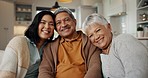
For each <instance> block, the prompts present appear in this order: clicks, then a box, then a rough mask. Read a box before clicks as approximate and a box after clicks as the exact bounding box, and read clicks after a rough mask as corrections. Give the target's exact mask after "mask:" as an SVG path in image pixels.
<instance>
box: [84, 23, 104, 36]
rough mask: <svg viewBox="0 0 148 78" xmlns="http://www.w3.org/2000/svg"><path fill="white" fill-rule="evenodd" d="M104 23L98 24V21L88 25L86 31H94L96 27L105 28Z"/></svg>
mask: <svg viewBox="0 0 148 78" xmlns="http://www.w3.org/2000/svg"><path fill="white" fill-rule="evenodd" d="M104 27H105V26H104V25H101V24H98V23H93V24H90V25H88V27H87V28H86V33H88V34H89V33H93V32H94V31H95V30H96V29H98V28H104Z"/></svg>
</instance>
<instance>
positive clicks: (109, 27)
mask: <svg viewBox="0 0 148 78" xmlns="http://www.w3.org/2000/svg"><path fill="white" fill-rule="evenodd" d="M106 27H107V29H109V30H110V31H112V27H111V25H110V23H108V24H107V26H106Z"/></svg>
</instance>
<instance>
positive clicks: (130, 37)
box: [114, 34, 137, 41]
mask: <svg viewBox="0 0 148 78" xmlns="http://www.w3.org/2000/svg"><path fill="white" fill-rule="evenodd" d="M114 39H115V40H120V41H127V40H137V39H136V38H135V37H134V36H133V35H131V34H119V35H118V36H116V37H115V38H114Z"/></svg>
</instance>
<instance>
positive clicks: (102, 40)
mask: <svg viewBox="0 0 148 78" xmlns="http://www.w3.org/2000/svg"><path fill="white" fill-rule="evenodd" d="M86 34H87V36H88V37H89V39H90V40H91V42H92V43H93V44H94V45H95V46H97V47H99V48H101V49H106V48H107V47H108V45H109V44H110V42H111V40H112V39H111V38H112V34H111V26H110V24H107V26H104V25H101V24H97V23H95V24H91V26H89V27H88V28H87V30H86Z"/></svg>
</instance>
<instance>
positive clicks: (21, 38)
mask: <svg viewBox="0 0 148 78" xmlns="http://www.w3.org/2000/svg"><path fill="white" fill-rule="evenodd" d="M26 41H27V40H26V37H25V36H15V37H13V38H12V39H11V40H10V41H9V44H10V43H13V44H14V43H15V44H20V43H25V42H26Z"/></svg>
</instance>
